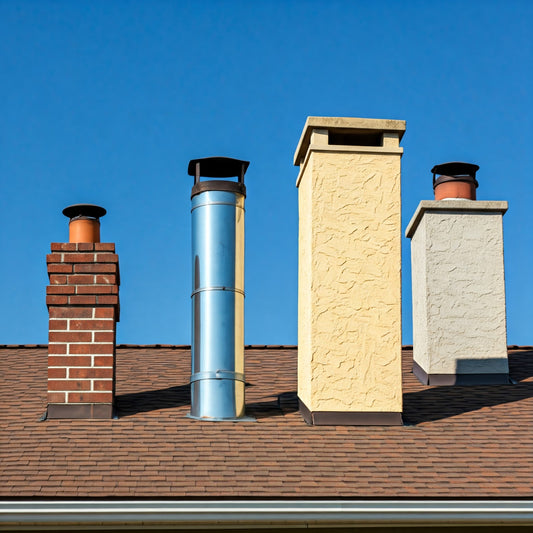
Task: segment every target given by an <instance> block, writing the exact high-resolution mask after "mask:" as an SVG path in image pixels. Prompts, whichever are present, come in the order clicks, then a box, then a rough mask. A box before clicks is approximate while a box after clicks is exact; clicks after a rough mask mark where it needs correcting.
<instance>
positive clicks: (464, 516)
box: [0, 500, 533, 530]
mask: <svg viewBox="0 0 533 533" xmlns="http://www.w3.org/2000/svg"><path fill="white" fill-rule="evenodd" d="M443 523H446V525H448V526H449V525H468V526H476V525H487V524H509V525H511V524H512V525H517V526H518V525H521V526H525V525H532V524H533V500H499V501H498V500H477V501H474V500H466V501H465V500H453V501H437V500H407V501H391V500H389V501H378V500H367V501H353V500H348V501H346V500H332V501H328V500H292V501H291V500H272V501H265V500H260V501H246V500H235V501H201V500H197V501H186V502H184V501H157V500H152V501H89V500H86V501H41V502H38V501H35V500H33V501H17V502H9V501H4V502H0V524H1V526H2V527H7V526H9V527H10V529H12V530H15V529H17V528H20V529H25V530H31V529H37V528H42V527H51V526H53V527H54V529H55V530H68V529H70V530H71V529H72V524H76V525H78V526H85V527H89V526H94V525H99V526H100V527H101V526H104V525H105V526H106V528H107V529H114V528H117V529H119V528H120V529H123V528H124V527H125V526H128V527H130V528H137V527H147V526H150V527H151V528H153V529H158V528H168V527H169V526H171V525H179V526H180V527H188V526H190V527H198V526H202V527H204V528H217V529H218V528H222V527H232V526H236V525H239V527H241V528H243V527H244V528H245V527H258V526H267V525H268V526H269V527H285V528H290V527H302V525H307V526H311V525H312V526H314V527H333V526H339V525H340V524H342V525H343V526H344V527H350V526H379V525H382V526H406V525H419V526H421V525H424V526H430V525H437V524H443Z"/></svg>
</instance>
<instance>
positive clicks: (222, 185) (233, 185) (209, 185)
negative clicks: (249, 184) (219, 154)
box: [191, 180, 246, 198]
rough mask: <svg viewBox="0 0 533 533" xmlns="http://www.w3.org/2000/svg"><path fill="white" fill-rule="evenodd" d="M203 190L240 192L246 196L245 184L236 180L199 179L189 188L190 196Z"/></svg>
mask: <svg viewBox="0 0 533 533" xmlns="http://www.w3.org/2000/svg"><path fill="white" fill-rule="evenodd" d="M205 191H225V192H234V193H238V194H242V195H243V196H244V197H245V198H246V186H245V185H244V183H240V182H237V181H215V180H209V181H199V182H197V183H195V184H194V186H193V188H192V190H191V198H192V197H193V196H196V195H197V194H200V193H202V192H205Z"/></svg>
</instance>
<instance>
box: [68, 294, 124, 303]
mask: <svg viewBox="0 0 533 533" xmlns="http://www.w3.org/2000/svg"><path fill="white" fill-rule="evenodd" d="M71 298H73V296H71ZM97 298H98V303H99V304H101V305H118V295H115V294H110V295H109V296H106V295H105V294H104V295H99V296H97Z"/></svg>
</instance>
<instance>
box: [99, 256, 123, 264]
mask: <svg viewBox="0 0 533 533" xmlns="http://www.w3.org/2000/svg"><path fill="white" fill-rule="evenodd" d="M96 262H97V263H118V255H117V254H96Z"/></svg>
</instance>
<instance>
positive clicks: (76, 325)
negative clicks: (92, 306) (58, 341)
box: [70, 319, 115, 331]
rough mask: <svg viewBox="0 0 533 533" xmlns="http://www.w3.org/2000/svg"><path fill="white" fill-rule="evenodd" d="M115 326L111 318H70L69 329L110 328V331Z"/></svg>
mask: <svg viewBox="0 0 533 533" xmlns="http://www.w3.org/2000/svg"><path fill="white" fill-rule="evenodd" d="M114 326H115V321H114V320H113V319H108V320H71V321H70V330H71V331H74V330H75V331H79V330H110V331H112V330H113V329H114Z"/></svg>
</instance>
